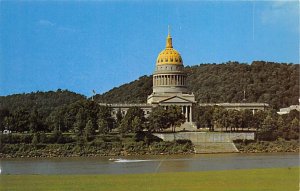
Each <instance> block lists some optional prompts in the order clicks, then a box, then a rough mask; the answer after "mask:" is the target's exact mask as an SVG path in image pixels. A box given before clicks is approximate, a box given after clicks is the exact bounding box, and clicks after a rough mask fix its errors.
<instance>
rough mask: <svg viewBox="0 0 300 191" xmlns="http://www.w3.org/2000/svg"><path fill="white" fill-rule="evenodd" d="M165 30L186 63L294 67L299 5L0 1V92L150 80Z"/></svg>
mask: <svg viewBox="0 0 300 191" xmlns="http://www.w3.org/2000/svg"><path fill="white" fill-rule="evenodd" d="M168 25H170V26H171V35H172V37H173V45H174V48H175V49H176V50H178V51H179V52H180V53H181V55H182V57H183V61H184V64H185V65H196V64H200V63H222V62H227V61H239V62H247V63H251V62H252V61H253V60H265V61H274V62H287V63H299V2H298V1H288V2H284V1H172V2H171V1H158V0H157V1H142V2H140V1H0V95H10V94H15V93H23V92H25V93H27V92H32V91H38V90H39V91H48V90H56V89H58V88H61V89H68V90H71V91H75V92H77V93H81V94H84V95H86V96H91V95H92V90H93V89H94V90H95V91H96V92H97V93H103V92H105V91H108V90H110V89H112V88H113V87H117V86H119V85H122V84H124V83H128V82H130V81H132V80H135V79H137V78H138V77H140V76H142V75H150V74H151V73H152V72H153V70H154V66H155V60H156V57H157V55H158V54H159V52H160V51H161V50H163V49H164V47H165V39H166V36H167V30H168Z"/></svg>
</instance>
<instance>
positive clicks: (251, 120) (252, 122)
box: [194, 106, 300, 141]
mask: <svg viewBox="0 0 300 191" xmlns="http://www.w3.org/2000/svg"><path fill="white" fill-rule="evenodd" d="M299 114H300V113H299V111H297V110H292V111H291V112H290V113H288V114H284V115H279V114H277V112H276V111H275V110H267V111H256V112H254V113H253V112H252V111H250V110H242V111H237V110H227V109H225V108H223V107H218V106H214V107H211V106H209V107H200V106H197V107H196V108H195V112H194V117H195V122H196V124H197V127H198V128H207V129H208V130H209V131H226V132H228V131H229V132H239V131H254V132H256V138H257V139H258V140H264V141H274V140H277V139H278V138H283V139H286V140H292V139H294V140H298V139H299V128H300V127H299V116H300V115H299Z"/></svg>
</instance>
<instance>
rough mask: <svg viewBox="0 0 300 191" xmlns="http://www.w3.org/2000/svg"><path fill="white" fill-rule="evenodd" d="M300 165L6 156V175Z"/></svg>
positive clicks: (279, 156) (259, 157)
mask: <svg viewBox="0 0 300 191" xmlns="http://www.w3.org/2000/svg"><path fill="white" fill-rule="evenodd" d="M290 166H299V156H298V153H276V154H214V155H209V154H206V155H187V156H182V155H181V156H173V155H172V156H129V157H122V158H116V160H110V158H109V157H97V158H56V159H2V160H1V161H0V168H1V170H2V172H1V173H2V174H131V173H157V172H182V171H185V172H188V171H207V170H227V169H249V168H275V167H290Z"/></svg>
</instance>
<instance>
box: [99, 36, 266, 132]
mask: <svg viewBox="0 0 300 191" xmlns="http://www.w3.org/2000/svg"><path fill="white" fill-rule="evenodd" d="M155 62H156V64H155V69H154V73H153V92H152V94H151V95H149V96H148V98H147V103H145V104H105V103H100V105H106V106H109V107H111V109H112V115H113V116H114V117H116V114H117V112H118V111H121V113H122V115H123V116H124V115H126V112H127V110H128V109H129V108H131V107H139V108H141V109H142V110H143V111H144V113H145V116H146V117H147V116H148V115H149V114H150V112H151V111H152V108H153V107H157V106H162V107H164V108H166V109H167V108H168V106H171V105H176V106H179V107H181V110H182V113H183V115H184V116H185V119H186V122H185V123H184V124H183V126H182V128H184V129H186V130H196V129H197V128H196V125H195V124H194V123H193V121H194V120H193V107H194V106H195V104H198V103H197V102H196V101H195V96H194V94H193V93H192V92H188V89H187V84H186V78H187V74H186V72H185V71H184V65H183V59H182V57H181V55H180V53H179V52H178V51H177V50H175V49H174V48H173V42H172V37H171V35H170V32H168V36H167V39H166V47H165V49H164V50H162V51H161V52H160V53H159V55H158V57H157V59H156V61H155ZM145 101H146V100H145ZM199 105H200V106H215V105H217V106H222V107H224V108H226V109H236V110H243V109H250V110H252V111H253V112H255V111H256V110H265V109H266V108H267V107H268V106H269V105H268V104H265V103H215V104H213V103H209V104H206V103H204V104H203V103H202V104H199Z"/></svg>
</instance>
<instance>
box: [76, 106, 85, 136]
mask: <svg viewBox="0 0 300 191" xmlns="http://www.w3.org/2000/svg"><path fill="white" fill-rule="evenodd" d="M86 120H87V119H86V114H85V113H84V110H83V109H82V108H81V109H79V112H78V113H77V114H76V122H75V124H74V130H75V132H76V133H77V135H79V136H81V135H82V134H83V129H84V128H85V124H86Z"/></svg>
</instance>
